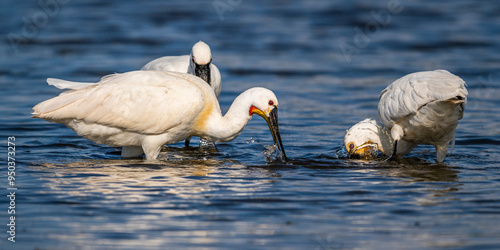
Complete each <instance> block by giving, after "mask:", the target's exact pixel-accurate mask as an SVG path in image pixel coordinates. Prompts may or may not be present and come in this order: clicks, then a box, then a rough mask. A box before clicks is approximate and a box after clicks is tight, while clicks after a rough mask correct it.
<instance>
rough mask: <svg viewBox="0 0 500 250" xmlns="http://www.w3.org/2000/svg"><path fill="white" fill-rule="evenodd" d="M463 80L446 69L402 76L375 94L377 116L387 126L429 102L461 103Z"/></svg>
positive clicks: (463, 89)
mask: <svg viewBox="0 0 500 250" xmlns="http://www.w3.org/2000/svg"><path fill="white" fill-rule="evenodd" d="M467 94H468V93H467V89H466V88H465V82H464V81H463V80H462V79H461V78H459V77H457V76H455V75H453V74H451V73H450V72H448V71H446V70H435V71H427V72H417V73H413V74H409V75H406V76H404V77H402V78H400V79H398V80H396V81H395V82H393V83H392V84H391V85H389V86H388V87H387V88H386V89H384V90H383V91H382V92H381V94H380V97H379V100H380V103H379V115H380V118H381V120H382V123H384V124H385V125H386V126H388V127H392V126H393V125H394V123H395V122H397V121H398V120H400V119H401V118H403V117H406V116H408V115H412V114H414V113H415V112H417V111H418V110H419V109H420V108H421V107H422V106H424V105H426V104H427V103H429V102H432V101H447V100H450V101H455V102H457V101H458V102H465V101H466V99H467Z"/></svg>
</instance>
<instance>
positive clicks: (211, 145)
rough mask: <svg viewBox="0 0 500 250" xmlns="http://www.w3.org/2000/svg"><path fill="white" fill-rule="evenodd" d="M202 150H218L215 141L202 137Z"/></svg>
mask: <svg viewBox="0 0 500 250" xmlns="http://www.w3.org/2000/svg"><path fill="white" fill-rule="evenodd" d="M200 150H201V151H215V152H217V151H218V150H217V147H216V146H215V142H212V141H209V140H208V139H207V138H200Z"/></svg>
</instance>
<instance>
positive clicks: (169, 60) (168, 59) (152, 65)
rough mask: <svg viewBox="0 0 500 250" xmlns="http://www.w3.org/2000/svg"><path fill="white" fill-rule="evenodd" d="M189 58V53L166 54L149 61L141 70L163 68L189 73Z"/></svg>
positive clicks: (164, 69)
mask: <svg viewBox="0 0 500 250" xmlns="http://www.w3.org/2000/svg"><path fill="white" fill-rule="evenodd" d="M189 60H190V56H189V55H183V56H164V57H160V58H157V59H155V60H153V61H151V62H149V63H147V64H146V65H144V66H143V67H142V68H141V70H161V71H173V72H181V73H188V68H189Z"/></svg>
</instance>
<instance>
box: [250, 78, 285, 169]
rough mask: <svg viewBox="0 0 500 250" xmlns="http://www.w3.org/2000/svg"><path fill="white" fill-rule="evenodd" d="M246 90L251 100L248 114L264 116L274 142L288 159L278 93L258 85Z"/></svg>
mask: <svg viewBox="0 0 500 250" xmlns="http://www.w3.org/2000/svg"><path fill="white" fill-rule="evenodd" d="M245 92H246V93H247V94H248V95H249V97H250V100H251V105H250V108H249V110H248V115H250V116H252V115H258V116H260V117H262V118H264V120H265V121H266V122H267V125H268V126H269V130H270V131H271V134H272V136H273V140H274V143H275V144H276V145H278V146H279V148H280V150H281V152H282V153H283V156H284V158H285V161H287V158H286V154H285V148H284V147H283V142H282V141H281V135H280V130H279V124H278V98H276V95H275V94H274V93H273V92H272V91H271V90H269V89H266V88H259V87H256V88H251V89H249V90H247V91H245Z"/></svg>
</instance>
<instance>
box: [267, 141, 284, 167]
mask: <svg viewBox="0 0 500 250" xmlns="http://www.w3.org/2000/svg"><path fill="white" fill-rule="evenodd" d="M263 146H264V147H265V148H266V150H264V151H263V153H264V157H265V158H266V162H267V163H286V160H285V156H284V155H283V152H281V150H280V149H279V147H278V145H276V144H273V145H263Z"/></svg>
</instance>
